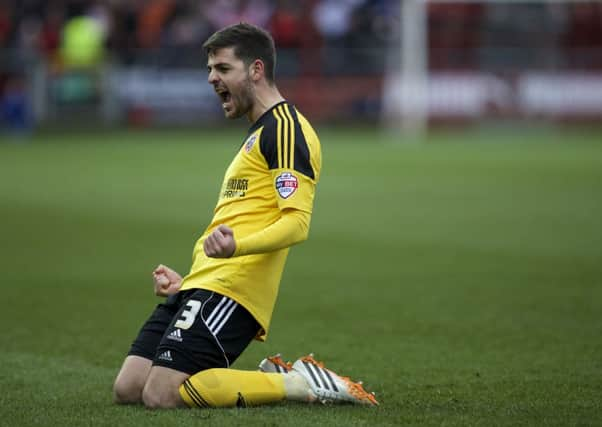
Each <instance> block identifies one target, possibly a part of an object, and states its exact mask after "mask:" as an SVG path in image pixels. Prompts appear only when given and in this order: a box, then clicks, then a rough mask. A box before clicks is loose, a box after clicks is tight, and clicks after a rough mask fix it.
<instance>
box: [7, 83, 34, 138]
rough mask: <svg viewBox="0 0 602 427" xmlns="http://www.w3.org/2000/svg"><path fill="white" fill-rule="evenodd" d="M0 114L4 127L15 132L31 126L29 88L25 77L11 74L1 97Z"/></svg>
mask: <svg viewBox="0 0 602 427" xmlns="http://www.w3.org/2000/svg"><path fill="white" fill-rule="evenodd" d="M0 115H1V118H2V124H3V125H4V126H3V127H5V128H7V129H9V130H10V131H13V132H24V131H28V130H30V128H31V124H32V120H31V115H30V112H29V107H28V102H27V90H26V85H25V82H24V79H23V77H21V76H19V75H10V76H8V78H7V81H6V83H5V87H4V91H3V94H2V97H1V98H0Z"/></svg>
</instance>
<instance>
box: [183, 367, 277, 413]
mask: <svg viewBox="0 0 602 427" xmlns="http://www.w3.org/2000/svg"><path fill="white" fill-rule="evenodd" d="M286 392H287V390H286V387H285V382H284V378H283V375H281V374H268V373H263V372H254V371H239V370H235V369H219V368H216V369H208V370H206V371H201V372H199V373H198V374H195V375H193V376H192V377H190V378H189V379H188V380H186V381H185V382H184V383H183V384H182V385H181V386H180V396H181V397H182V399H183V400H184V402H186V404H187V405H188V406H189V407H191V408H231V407H246V406H258V405H265V404H269V403H275V402H279V401H281V400H283V399H285V398H286V397H287V395H286V394H287V393H286Z"/></svg>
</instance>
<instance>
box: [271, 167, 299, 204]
mask: <svg viewBox="0 0 602 427" xmlns="http://www.w3.org/2000/svg"><path fill="white" fill-rule="evenodd" d="M298 187H299V180H298V179H297V177H296V176H295V175H293V174H292V173H290V172H284V173H281V174H280V175H278V177H277V178H276V191H278V194H280V197H282V198H283V199H288V198H289V197H290V196H292V195H293V194H294V193H295V191H297V188H298Z"/></svg>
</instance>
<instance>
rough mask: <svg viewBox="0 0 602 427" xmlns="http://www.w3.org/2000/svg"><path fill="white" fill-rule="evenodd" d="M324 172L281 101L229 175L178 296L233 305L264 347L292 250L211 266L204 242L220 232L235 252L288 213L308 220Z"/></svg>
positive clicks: (296, 117) (309, 131) (316, 151)
mask: <svg viewBox="0 0 602 427" xmlns="http://www.w3.org/2000/svg"><path fill="white" fill-rule="evenodd" d="M321 166H322V155H321V148H320V141H319V139H318V136H317V135H316V133H315V131H314V129H313V128H312V126H311V125H310V124H309V122H308V121H307V120H306V119H305V117H303V116H302V115H301V114H300V113H299V112H298V111H297V110H296V109H295V108H294V107H293V106H292V105H291V104H289V103H288V102H286V101H283V102H280V103H278V104H276V105H274V106H273V107H272V108H271V109H269V110H268V111H266V112H265V113H264V114H263V115H262V116H261V117H260V118H259V119H258V120H257V121H256V122H255V123H254V124H253V125H252V126H251V127H250V129H249V132H248V134H247V137H246V139H245V141H244V143H243V144H242V146H241V148H240V150H239V151H238V153H237V154H236V156H235V157H234V160H232V163H231V164H230V166H229V167H228V169H227V170H226V174H225V177H224V180H223V184H222V188H221V190H220V194H219V199H218V202H217V206H216V207H215V211H214V216H213V220H212V221H211V224H210V225H209V227H208V228H207V229H206V230H205V232H204V233H203V235H202V236H201V237H200V238H199V239H198V240H197V242H196V244H195V246H194V250H193V254H192V267H191V269H190V272H189V273H188V275H186V276H185V277H184V278H183V281H182V287H181V290H186V289H192V288H201V289H208V290H212V291H215V292H217V293H219V294H222V295H225V296H227V297H229V298H231V299H233V300H235V301H236V302H237V303H239V304H241V305H242V306H243V307H245V308H246V309H247V310H248V311H249V312H250V313H251V314H252V315H253V317H254V318H255V319H256V320H257V322H258V323H259V325H260V326H261V328H262V330H261V331H260V332H259V334H258V336H257V339H259V340H265V338H266V337H267V333H268V329H269V326H270V320H271V317H272V311H273V309H274V304H275V302H276V298H277V296H278V288H279V286H280V279H281V277H282V271H283V269H284V264H285V262H286V258H287V255H288V251H289V248H288V247H285V248H282V249H276V250H268V251H265V252H261V253H255V254H251V255H242V254H239V252H240V251H239V248H237V251H236V252H235V253H234V256H233V257H231V258H209V257H207V256H206V255H205V252H204V250H203V242H204V240H205V238H206V237H207V236H208V235H209V234H211V232H212V231H213V230H214V229H215V228H216V227H217V226H218V225H220V224H225V225H227V226H229V227H230V228H232V230H233V232H234V239H235V241H236V242H237V244H238V242H241V241H244V239H245V237H247V236H251V235H253V234H254V233H259V232H261V231H262V230H264V229H265V228H266V227H269V226H270V225H272V224H274V223H275V222H276V221H278V220H279V219H280V218H281V217H283V215H284V212H285V211H290V210H297V211H302V212H304V213H305V214H307V215H311V212H312V209H313V201H314V195H315V189H316V184H317V183H318V180H319V177H320V169H321ZM239 255H240V256H239Z"/></svg>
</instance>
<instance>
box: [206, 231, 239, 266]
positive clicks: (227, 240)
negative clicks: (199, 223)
mask: <svg viewBox="0 0 602 427" xmlns="http://www.w3.org/2000/svg"><path fill="white" fill-rule="evenodd" d="M203 249H204V250H205V255H207V256H208V257H210V258H230V257H231V256H232V255H233V254H234V251H235V250H236V242H235V241H234V231H232V229H231V228H230V227H228V226H227V225H223V224H222V225H218V226H217V228H216V229H215V230H213V232H212V233H211V234H210V235H209V236H207V238H206V239H205V241H204V242H203Z"/></svg>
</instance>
